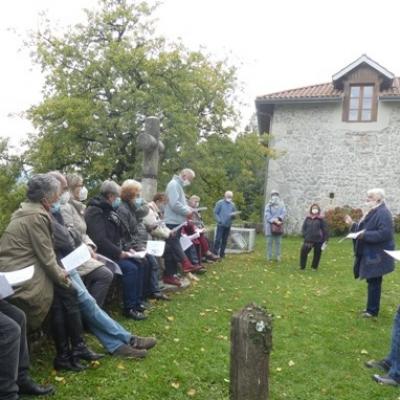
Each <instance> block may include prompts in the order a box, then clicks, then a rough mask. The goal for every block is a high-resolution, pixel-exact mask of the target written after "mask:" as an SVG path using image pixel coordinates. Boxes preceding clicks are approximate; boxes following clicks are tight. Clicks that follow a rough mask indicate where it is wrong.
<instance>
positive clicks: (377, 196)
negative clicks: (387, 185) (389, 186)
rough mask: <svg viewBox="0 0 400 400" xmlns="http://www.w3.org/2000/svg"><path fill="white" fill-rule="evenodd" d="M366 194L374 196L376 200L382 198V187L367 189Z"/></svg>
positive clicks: (383, 195)
mask: <svg viewBox="0 0 400 400" xmlns="http://www.w3.org/2000/svg"><path fill="white" fill-rule="evenodd" d="M367 195H368V196H374V197H375V199H377V200H384V198H385V191H384V189H380V188H374V189H370V190H368V192H367Z"/></svg>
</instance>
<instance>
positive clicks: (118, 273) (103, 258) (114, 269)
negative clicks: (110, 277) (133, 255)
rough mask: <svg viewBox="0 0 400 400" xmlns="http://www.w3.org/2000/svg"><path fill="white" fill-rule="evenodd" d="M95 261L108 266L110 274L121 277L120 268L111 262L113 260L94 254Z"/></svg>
mask: <svg viewBox="0 0 400 400" xmlns="http://www.w3.org/2000/svg"><path fill="white" fill-rule="evenodd" d="M96 259H97V260H98V261H100V262H103V263H104V264H106V266H107V264H109V265H110V267H111V269H112V272H113V273H114V274H116V275H122V271H121V268H120V266H119V265H118V264H117V263H116V262H115V261H113V260H111V259H109V258H108V257H106V256H103V255H102V254H99V253H97V254H96Z"/></svg>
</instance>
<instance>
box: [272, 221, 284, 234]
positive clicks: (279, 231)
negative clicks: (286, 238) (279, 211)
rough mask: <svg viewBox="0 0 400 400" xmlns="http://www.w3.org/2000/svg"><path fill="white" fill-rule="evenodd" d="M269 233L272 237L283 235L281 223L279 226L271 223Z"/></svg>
mask: <svg viewBox="0 0 400 400" xmlns="http://www.w3.org/2000/svg"><path fill="white" fill-rule="evenodd" d="M271 233H272V234H273V235H283V223H282V224H280V225H278V224H275V223H272V224H271Z"/></svg>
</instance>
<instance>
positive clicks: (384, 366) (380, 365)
mask: <svg viewBox="0 0 400 400" xmlns="http://www.w3.org/2000/svg"><path fill="white" fill-rule="evenodd" d="M364 365H365V366H366V367H367V368H375V369H380V370H381V371H385V372H388V371H389V369H390V365H389V363H388V362H387V361H386V360H369V361H365V363H364Z"/></svg>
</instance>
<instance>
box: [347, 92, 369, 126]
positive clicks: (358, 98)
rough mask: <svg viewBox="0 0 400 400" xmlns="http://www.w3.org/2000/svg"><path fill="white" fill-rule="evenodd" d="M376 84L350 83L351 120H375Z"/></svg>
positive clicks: (349, 109)
mask: <svg viewBox="0 0 400 400" xmlns="http://www.w3.org/2000/svg"><path fill="white" fill-rule="evenodd" d="M374 88H375V85H350V90H349V103H348V104H349V108H348V118H347V120H348V121H349V122H370V121H375V120H376V117H375V118H374V114H375V113H374V110H375V109H376V96H375V93H374Z"/></svg>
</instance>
